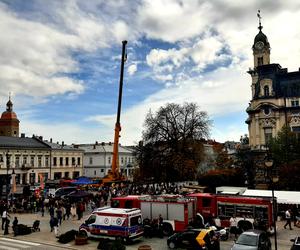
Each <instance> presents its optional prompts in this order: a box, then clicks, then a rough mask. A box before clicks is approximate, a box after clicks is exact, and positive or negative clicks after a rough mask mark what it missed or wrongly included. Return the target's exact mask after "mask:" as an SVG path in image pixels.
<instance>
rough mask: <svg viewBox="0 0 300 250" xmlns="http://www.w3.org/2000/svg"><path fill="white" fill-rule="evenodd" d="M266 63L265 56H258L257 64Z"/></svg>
mask: <svg viewBox="0 0 300 250" xmlns="http://www.w3.org/2000/svg"><path fill="white" fill-rule="evenodd" d="M263 64H264V61H263V57H257V66H261V65H263Z"/></svg>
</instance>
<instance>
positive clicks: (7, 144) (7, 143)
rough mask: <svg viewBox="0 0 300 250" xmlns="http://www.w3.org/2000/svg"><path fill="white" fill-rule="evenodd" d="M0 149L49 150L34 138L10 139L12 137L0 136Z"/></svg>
mask: <svg viewBox="0 0 300 250" xmlns="http://www.w3.org/2000/svg"><path fill="white" fill-rule="evenodd" d="M0 148H5V149H10V148H38V149H50V147H49V146H47V145H45V144H44V143H42V142H40V141H39V140H37V139H36V138H28V137H12V136H0Z"/></svg>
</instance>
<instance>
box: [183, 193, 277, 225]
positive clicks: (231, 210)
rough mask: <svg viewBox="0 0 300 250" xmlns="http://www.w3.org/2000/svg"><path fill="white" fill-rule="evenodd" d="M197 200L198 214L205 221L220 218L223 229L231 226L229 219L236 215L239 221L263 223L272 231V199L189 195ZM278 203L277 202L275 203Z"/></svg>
mask: <svg viewBox="0 0 300 250" xmlns="http://www.w3.org/2000/svg"><path fill="white" fill-rule="evenodd" d="M188 197H192V198H194V199H195V200H196V207H197V212H199V213H201V214H202V216H203V217H204V219H205V221H207V220H209V219H211V218H214V217H216V216H218V217H219V218H220V220H221V225H222V226H223V227H228V226H229V219H230V217H232V216H233V215H235V216H236V217H237V219H238V221H239V220H247V221H250V222H251V223H253V222H254V220H256V221H260V222H263V223H264V224H265V225H266V226H267V227H268V229H270V230H272V225H273V222H274V214H273V203H272V201H273V200H272V197H256V196H238V195H223V194H209V193H194V194H189V195H188ZM275 202H276V201H275Z"/></svg>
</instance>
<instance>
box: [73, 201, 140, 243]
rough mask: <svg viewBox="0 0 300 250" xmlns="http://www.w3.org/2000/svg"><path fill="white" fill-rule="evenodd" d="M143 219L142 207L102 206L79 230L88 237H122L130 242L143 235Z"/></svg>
mask: <svg viewBox="0 0 300 250" xmlns="http://www.w3.org/2000/svg"><path fill="white" fill-rule="evenodd" d="M142 221H143V218H142V213H141V210H140V209H137V208H132V209H126V208H111V207H102V208H98V209H96V210H94V211H93V213H92V214H91V215H90V216H89V217H88V219H87V220H86V221H85V222H84V223H83V224H82V225H81V226H80V227H79V230H80V231H81V232H84V233H85V234H86V235H87V236H88V237H94V238H103V237H104V238H115V239H116V238H121V239H122V240H124V241H126V242H129V241H132V240H135V239H139V238H141V237H142V235H143V233H144V230H143V223H142Z"/></svg>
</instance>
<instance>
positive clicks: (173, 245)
mask: <svg viewBox="0 0 300 250" xmlns="http://www.w3.org/2000/svg"><path fill="white" fill-rule="evenodd" d="M169 248H170V249H175V248H176V245H175V243H174V242H173V241H171V242H170V243H169Z"/></svg>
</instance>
